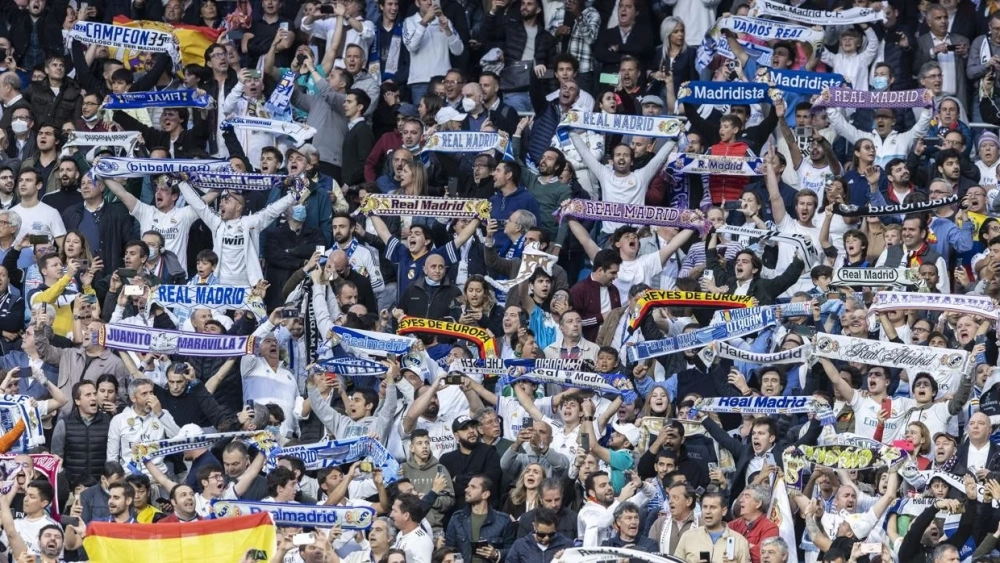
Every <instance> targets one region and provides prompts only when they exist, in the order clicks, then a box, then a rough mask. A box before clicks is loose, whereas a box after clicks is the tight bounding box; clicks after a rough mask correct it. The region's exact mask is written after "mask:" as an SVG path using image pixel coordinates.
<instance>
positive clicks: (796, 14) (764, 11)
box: [748, 0, 886, 26]
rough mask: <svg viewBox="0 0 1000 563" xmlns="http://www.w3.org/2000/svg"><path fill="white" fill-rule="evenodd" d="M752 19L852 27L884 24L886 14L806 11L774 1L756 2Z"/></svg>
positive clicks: (863, 10) (862, 10)
mask: <svg viewBox="0 0 1000 563" xmlns="http://www.w3.org/2000/svg"><path fill="white" fill-rule="evenodd" d="M748 15H749V16H750V17H752V18H759V17H765V16H766V17H770V18H782V19H786V20H790V21H794V22H799V23H804V24H807V25H822V26H828V25H851V24H857V23H871V22H877V21H880V22H884V21H885V19H886V17H885V12H883V11H882V10H875V9H872V8H849V9H847V10H836V11H834V10H806V9H803V8H796V7H793V6H788V5H786V4H782V3H780V2H775V1H774V0H754V3H753V7H751V8H750V12H749V14H748Z"/></svg>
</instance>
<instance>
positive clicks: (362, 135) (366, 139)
mask: <svg viewBox="0 0 1000 563" xmlns="http://www.w3.org/2000/svg"><path fill="white" fill-rule="evenodd" d="M374 146H375V133H373V132H372V128H371V126H369V125H368V124H367V123H365V122H364V121H362V122H359V123H358V124H356V125H355V126H354V127H351V128H350V129H349V130H348V131H347V135H344V159H343V165H342V166H341V169H342V173H341V178H342V180H343V182H342V184H343V185H344V186H345V187H347V186H356V185H358V184H361V183H363V182H364V181H365V159H366V158H368V154H369V153H371V152H372V147H374Z"/></svg>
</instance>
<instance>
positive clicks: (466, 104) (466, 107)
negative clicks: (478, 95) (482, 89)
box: [462, 98, 476, 113]
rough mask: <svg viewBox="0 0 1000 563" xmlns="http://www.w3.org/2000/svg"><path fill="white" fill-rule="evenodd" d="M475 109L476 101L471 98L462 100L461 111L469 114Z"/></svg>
mask: <svg viewBox="0 0 1000 563" xmlns="http://www.w3.org/2000/svg"><path fill="white" fill-rule="evenodd" d="M474 109H476V101H475V100H473V99H472V98H462V111H464V112H465V113H469V112H470V111H472V110H474Z"/></svg>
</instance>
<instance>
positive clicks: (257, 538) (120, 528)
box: [83, 512, 275, 563]
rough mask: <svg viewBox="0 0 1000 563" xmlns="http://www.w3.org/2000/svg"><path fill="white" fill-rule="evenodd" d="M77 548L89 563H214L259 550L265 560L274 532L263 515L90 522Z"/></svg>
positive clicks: (268, 520)
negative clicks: (165, 521) (171, 521)
mask: <svg viewBox="0 0 1000 563" xmlns="http://www.w3.org/2000/svg"><path fill="white" fill-rule="evenodd" d="M83 547H84V548H85V549H86V550H87V555H88V556H90V560H91V561H93V562H94V563H110V562H117V561H128V563H219V562H220V561H232V562H236V561H241V560H242V559H243V556H244V555H246V553H247V551H249V550H251V549H259V550H261V551H263V552H264V553H265V554H266V555H267V560H268V561H270V559H271V557H272V556H273V555H274V550H275V532H274V524H273V523H272V521H271V516H270V514H268V513H267V512H261V513H258V514H248V515H246V516H234V517H232V518H222V519H219V520H200V521H198V522H187V523H176V524H117V523H109V522H91V523H90V525H89V526H87V535H86V537H85V538H84V540H83Z"/></svg>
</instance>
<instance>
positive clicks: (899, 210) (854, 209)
mask: <svg viewBox="0 0 1000 563" xmlns="http://www.w3.org/2000/svg"><path fill="white" fill-rule="evenodd" d="M956 203H958V195H957V194H956V195H953V196H949V197H943V198H940V199H932V200H930V201H918V202H915V203H904V204H899V205H865V206H864V207H859V206H857V205H851V204H848V203H838V204H837V205H835V206H833V212H834V213H836V214H837V215H841V216H843V217H884V216H886V215H908V214H910V213H924V212H927V211H933V210H935V209H937V208H939V207H945V206H947V205H954V204H956Z"/></svg>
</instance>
